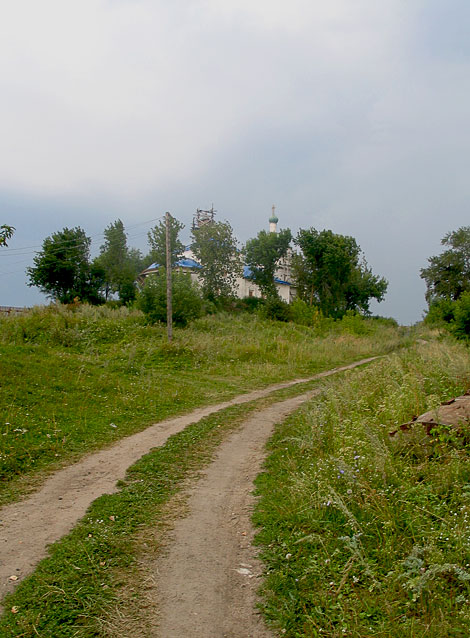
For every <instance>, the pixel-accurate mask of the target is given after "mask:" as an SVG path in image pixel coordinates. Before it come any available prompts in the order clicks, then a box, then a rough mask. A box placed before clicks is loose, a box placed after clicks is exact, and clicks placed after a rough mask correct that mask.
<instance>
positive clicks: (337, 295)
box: [293, 228, 388, 318]
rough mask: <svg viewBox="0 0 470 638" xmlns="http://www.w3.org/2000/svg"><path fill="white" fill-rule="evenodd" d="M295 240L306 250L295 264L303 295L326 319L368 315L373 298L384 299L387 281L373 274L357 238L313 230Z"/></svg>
mask: <svg viewBox="0 0 470 638" xmlns="http://www.w3.org/2000/svg"><path fill="white" fill-rule="evenodd" d="M294 241H295V243H296V244H297V246H299V248H300V249H301V251H302V254H301V255H297V256H296V258H295V259H294V261H293V269H294V273H295V277H296V281H297V285H298V292H299V296H300V297H301V298H302V299H303V300H304V301H306V302H307V303H309V304H310V305H316V306H317V307H318V308H319V309H320V310H321V311H322V313H323V314H324V315H325V316H331V317H337V318H340V317H342V316H343V315H344V314H345V313H346V312H347V311H348V310H355V311H363V312H368V311H369V302H370V300H371V299H377V301H382V299H383V298H384V295H385V292H386V290H387V285H388V284H387V281H386V280H385V279H384V278H383V277H382V278H380V277H378V276H376V275H374V274H372V271H371V270H370V268H369V267H368V266H367V263H366V262H365V260H364V257H363V255H362V251H361V249H360V247H359V246H358V245H357V242H356V240H355V239H354V238H353V237H349V236H346V235H338V234H335V233H333V232H332V231H331V230H323V231H321V232H319V231H317V230H315V229H314V228H310V229H309V230H303V229H301V230H300V231H299V233H298V235H297V237H296V238H295V240H294Z"/></svg>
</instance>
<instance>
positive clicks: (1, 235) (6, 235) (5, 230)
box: [0, 224, 15, 246]
mask: <svg viewBox="0 0 470 638" xmlns="http://www.w3.org/2000/svg"><path fill="white" fill-rule="evenodd" d="M14 231H15V229H14V228H13V226H8V224H2V225H1V226H0V246H7V245H8V244H7V242H8V240H9V239H11V237H12V236H13V233H14Z"/></svg>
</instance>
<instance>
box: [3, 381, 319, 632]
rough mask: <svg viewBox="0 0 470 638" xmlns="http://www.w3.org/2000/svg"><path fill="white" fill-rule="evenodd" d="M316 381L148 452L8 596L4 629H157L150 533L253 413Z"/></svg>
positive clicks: (204, 423) (210, 420) (221, 416)
mask: <svg viewBox="0 0 470 638" xmlns="http://www.w3.org/2000/svg"><path fill="white" fill-rule="evenodd" d="M313 385H314V384H313V383H309V384H305V385H302V386H300V387H294V388H289V389H285V390H282V391H280V392H277V393H276V397H275V398H274V397H268V398H265V399H261V400H258V401H255V402H252V403H250V404H245V405H242V406H236V407H231V408H228V409H226V410H224V411H222V412H219V413H216V414H215V415H212V416H210V417H207V418H205V419H203V420H201V421H199V422H198V423H195V424H194V425H191V426H190V427H188V428H186V429H185V430H184V431H183V432H180V433H179V434H176V435H174V436H172V437H170V438H169V439H168V441H167V443H166V444H165V445H164V446H162V447H161V448H158V449H156V450H154V451H152V452H151V453H149V454H147V455H146V456H144V457H142V459H140V460H139V461H138V462H137V463H136V464H135V465H134V466H132V468H130V470H129V471H128V473H127V476H126V479H125V480H124V481H122V482H121V483H120V490H119V492H117V493H116V494H112V495H104V496H102V497H101V498H98V499H97V500H95V501H94V502H93V504H92V505H91V506H90V508H89V510H88V512H87V514H86V516H85V517H84V518H83V519H82V520H81V521H80V522H79V523H78V524H77V525H76V527H75V528H74V530H73V531H72V532H71V533H70V534H68V535H67V536H66V537H64V538H63V539H62V540H61V541H59V542H57V543H55V544H53V545H52V546H51V548H50V556H49V557H48V558H47V559H45V560H43V561H42V562H41V563H40V564H39V566H38V568H37V569H36V570H35V572H34V573H33V574H32V575H31V576H30V577H28V578H27V579H25V580H24V581H23V582H22V583H21V584H20V585H19V587H18V588H17V590H16V591H15V592H14V593H13V594H12V595H10V596H9V597H8V598H7V599H6V600H5V601H4V608H5V612H4V614H3V616H2V617H1V618H0V635H1V636H11V637H14V636H16V637H17V638H19V637H22V638H28V637H31V638H32V637H33V636H37V635H40V636H51V637H54V638H61V637H63V638H71V637H74V638H90V637H92V636H118V635H123V634H122V627H120V620H119V619H120V618H122V617H123V616H124V617H125V618H126V619H127V618H128V617H131V616H132V615H134V616H135V615H136V614H137V618H136V622H137V623H138V635H153V634H152V633H151V631H152V629H151V627H146V612H145V604H146V602H145V599H144V598H145V592H143V591H141V590H142V589H145V585H144V583H143V581H144V578H143V576H142V574H141V573H140V571H139V555H140V552H141V544H142V540H141V539H142V535H145V534H146V530H149V529H153V528H155V526H158V525H159V524H160V523H161V519H162V512H164V511H165V506H166V505H167V504H168V501H169V500H170V499H171V498H172V497H173V496H174V495H175V494H176V493H177V492H178V491H179V490H180V489H181V487H182V486H183V485H184V484H185V483H184V482H185V481H186V480H187V479H188V478H191V477H194V476H195V474H196V473H197V471H198V470H200V469H201V468H202V467H203V466H204V465H206V464H207V463H208V462H209V461H210V459H211V458H212V456H213V454H214V451H215V450H216V448H217V446H218V445H219V443H220V442H221V440H222V439H223V438H224V437H225V436H226V435H227V434H228V433H229V432H231V431H232V430H234V429H236V428H237V427H238V426H239V425H240V423H241V422H242V421H243V420H244V419H245V418H246V417H247V416H248V414H249V413H250V412H252V411H253V410H255V409H259V408H260V407H262V406H264V405H268V404H269V403H271V402H272V401H273V400H279V399H281V398H287V397H289V396H294V395H295V394H298V393H299V392H303V391H305V390H306V389H308V388H309V387H312V386H313ZM153 551H155V550H153ZM157 551H158V548H157ZM145 576H148V575H147V574H145ZM131 583H133V584H134V585H133V587H132V590H133V591H132V595H131V596H129V589H130V588H131ZM12 610H14V611H12ZM129 624H130V623H129ZM147 630H148V632H149V633H145V632H146V631H147ZM136 631H137V630H135V629H134V631H133V632H132V633H135V632H136ZM125 635H130V634H127V633H126V634H125Z"/></svg>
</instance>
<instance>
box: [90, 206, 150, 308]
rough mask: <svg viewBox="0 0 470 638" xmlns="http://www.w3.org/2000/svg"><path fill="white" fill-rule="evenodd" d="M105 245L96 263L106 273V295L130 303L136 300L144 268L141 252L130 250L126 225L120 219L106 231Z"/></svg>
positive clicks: (101, 248)
mask: <svg viewBox="0 0 470 638" xmlns="http://www.w3.org/2000/svg"><path fill="white" fill-rule="evenodd" d="M104 237H105V243H104V244H103V245H102V246H101V247H100V255H99V257H97V258H96V260H95V263H96V265H97V266H99V267H101V268H102V269H103V271H104V276H105V281H104V295H105V298H106V300H107V299H108V297H109V295H110V294H113V293H117V294H118V296H119V299H120V301H122V302H123V303H128V302H130V301H133V299H135V295H136V287H135V280H136V277H137V275H138V274H139V272H140V270H141V266H142V254H141V253H140V251H139V250H136V249H129V248H128V246H127V237H126V233H125V231H124V224H123V223H122V221H121V220H120V219H118V220H117V221H115V222H114V223H113V224H110V225H109V226H108V227H107V228H106V229H105V231H104Z"/></svg>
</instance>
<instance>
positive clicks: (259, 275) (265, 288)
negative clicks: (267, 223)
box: [245, 228, 292, 298]
mask: <svg viewBox="0 0 470 638" xmlns="http://www.w3.org/2000/svg"><path fill="white" fill-rule="evenodd" d="M291 239H292V234H291V232H290V230H289V229H288V228H287V229H285V230H281V231H280V232H279V233H268V232H266V231H265V230H261V231H260V232H259V233H258V235H257V236H256V237H254V238H253V239H249V240H248V241H247V242H246V246H245V261H246V265H247V266H248V268H249V269H250V275H249V278H250V279H251V280H252V281H254V282H255V284H256V285H257V286H258V287H259V288H260V290H261V292H262V294H263V295H264V296H265V297H268V298H276V297H278V294H277V289H276V284H275V282H274V274H275V272H276V268H277V265H278V263H279V261H280V260H281V259H282V258H283V257H285V256H286V254H287V250H288V248H289V244H290V242H291Z"/></svg>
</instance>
